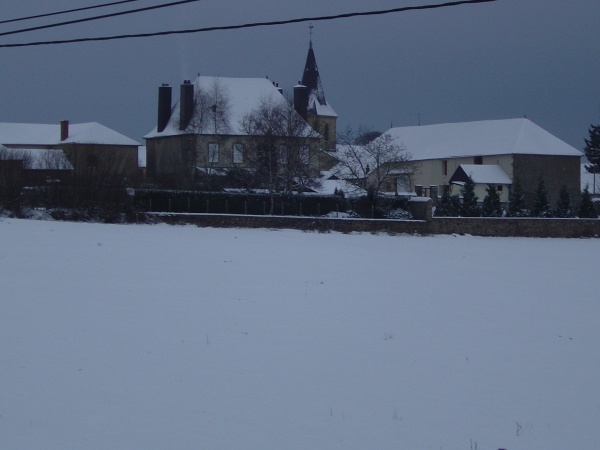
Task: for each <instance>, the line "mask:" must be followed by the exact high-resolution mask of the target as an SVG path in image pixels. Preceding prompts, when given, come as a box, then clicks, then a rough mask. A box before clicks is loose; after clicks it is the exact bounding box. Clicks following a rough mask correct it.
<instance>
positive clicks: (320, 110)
mask: <svg viewBox="0 0 600 450" xmlns="http://www.w3.org/2000/svg"><path fill="white" fill-rule="evenodd" d="M302 84H303V85H304V86H306V87H307V89H308V108H307V110H308V112H309V113H311V114H316V115H319V116H331V117H337V114H336V112H335V111H334V110H333V108H332V107H331V106H330V105H329V103H327V100H326V99H325V91H324V90H323V85H322V83H321V76H320V75H319V68H318V67H317V59H316V57H315V52H314V50H313V47H312V42H311V43H310V46H309V48H308V55H307V56H306V64H305V65H304V73H303V74H302Z"/></svg>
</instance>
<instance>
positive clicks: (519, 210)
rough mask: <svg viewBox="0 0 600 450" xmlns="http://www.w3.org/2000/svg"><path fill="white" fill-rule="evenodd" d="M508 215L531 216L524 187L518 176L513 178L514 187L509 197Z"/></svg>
mask: <svg viewBox="0 0 600 450" xmlns="http://www.w3.org/2000/svg"><path fill="white" fill-rule="evenodd" d="M506 215H507V216H508V217H527V216H529V210H528V209H527V208H525V195H524V194H523V188H522V187H521V183H520V182H519V179H518V178H515V179H514V180H513V185H512V189H511V190H510V195H509V197H508V211H507V213H506Z"/></svg>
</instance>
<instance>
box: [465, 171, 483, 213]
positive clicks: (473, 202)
mask: <svg viewBox="0 0 600 450" xmlns="http://www.w3.org/2000/svg"><path fill="white" fill-rule="evenodd" d="M461 194H462V197H463V201H462V205H461V207H460V215H461V216H463V217H479V216H481V208H480V207H479V205H478V204H477V200H479V198H478V197H477V196H476V195H475V183H473V180H471V179H470V178H469V180H468V181H467V182H466V183H465V185H464V187H463V189H462V190H461Z"/></svg>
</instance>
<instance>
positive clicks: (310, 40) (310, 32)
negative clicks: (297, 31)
mask: <svg viewBox="0 0 600 450" xmlns="http://www.w3.org/2000/svg"><path fill="white" fill-rule="evenodd" d="M313 28H314V27H313V24H312V22H311V23H310V24H309V25H308V35H309V37H310V39H309V44H310V46H311V47H312V35H313Z"/></svg>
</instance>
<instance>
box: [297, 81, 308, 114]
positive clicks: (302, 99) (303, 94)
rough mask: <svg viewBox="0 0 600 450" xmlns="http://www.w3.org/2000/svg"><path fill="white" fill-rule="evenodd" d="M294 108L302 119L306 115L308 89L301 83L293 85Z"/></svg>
mask: <svg viewBox="0 0 600 450" xmlns="http://www.w3.org/2000/svg"><path fill="white" fill-rule="evenodd" d="M294 109H295V110H296V112H297V113H298V114H300V117H302V118H303V119H304V120H306V119H307V117H308V89H307V87H306V86H304V85H303V84H302V83H300V82H299V83H298V84H297V85H296V86H294Z"/></svg>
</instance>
